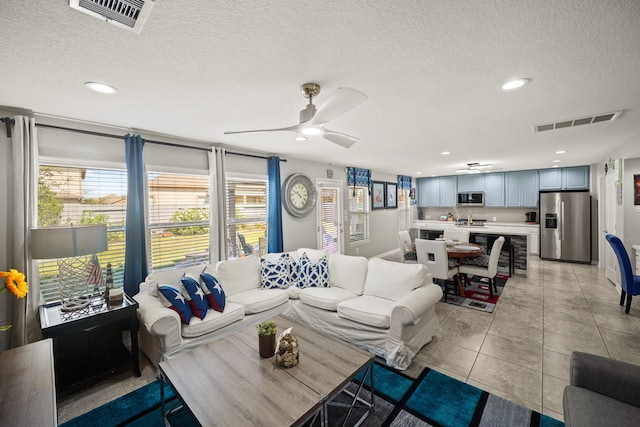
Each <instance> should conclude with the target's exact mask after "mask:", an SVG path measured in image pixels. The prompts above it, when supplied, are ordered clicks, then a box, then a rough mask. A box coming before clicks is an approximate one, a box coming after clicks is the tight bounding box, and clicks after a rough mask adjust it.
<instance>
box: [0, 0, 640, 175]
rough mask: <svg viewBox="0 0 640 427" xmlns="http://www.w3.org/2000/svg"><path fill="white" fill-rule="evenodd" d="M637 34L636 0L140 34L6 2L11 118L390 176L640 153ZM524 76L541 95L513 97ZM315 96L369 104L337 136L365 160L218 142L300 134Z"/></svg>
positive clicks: (411, 11) (315, 15)
mask: <svg viewBox="0 0 640 427" xmlns="http://www.w3.org/2000/svg"><path fill="white" fill-rule="evenodd" d="M639 22H640V2H638V1H636V0H629V1H606V0H563V1H561V2H560V1H557V0H549V1H547V0H537V1H530V0H529V1H507V0H503V1H489V0H486V1H485V0H483V1H451V0H441V1H425V0H415V1H398V0H396V1H371V0H369V1H361V0H352V1H344V0H343V1H336V0H325V1H322V2H317V1H295V2H292V1H279V0H271V1H262V0H256V1H238V0H224V1H207V0H193V1H169V0H158V1H157V2H156V3H155V5H154V7H153V10H152V11H151V14H150V16H149V18H148V19H147V21H146V24H145V26H144V27H143V28H142V32H141V33H140V34H135V33H132V32H129V31H126V30H123V29H120V28H118V27H115V26H113V25H110V24H108V23H105V22H102V21H100V20H98V19H95V18H92V17H90V16H88V15H85V14H82V13H80V12H78V11H75V10H72V9H70V8H69V6H68V2H67V1H65V0H56V1H51V0H48V1H32V2H24V1H21V0H2V1H1V2H0V36H1V37H0V39H1V40H2V42H3V58H2V63H1V64H0V105H5V106H11V107H19V108H26V109H30V110H33V111H34V112H37V113H44V114H51V115H56V116H62V117H69V118H74V119H79V120H86V121H91V122H98V123H104V124H109V125H115V126H122V127H131V128H136V129H142V130H148V131H153V132H158V133H164V134H168V135H174V136H178V137H184V138H190V139H196V140H202V141H206V142H210V143H222V144H225V145H228V146H237V147H242V148H246V149H251V150H260V151H264V152H267V153H277V154H280V155H282V156H285V157H287V156H289V157H297V158H303V159H309V160H314V161H320V162H326V163H330V164H338V165H352V166H361V167H367V168H370V169H373V170H374V171H380V172H387V173H391V174H396V173H402V174H409V175H412V176H416V174H417V172H418V171H420V172H422V174H423V175H431V174H436V175H449V174H454V173H455V169H457V168H460V167H462V166H465V165H466V164H467V163H469V162H480V163H492V164H493V165H494V168H495V169H498V170H518V169H531V168H545V167H550V166H551V165H552V164H553V163H552V161H553V160H554V159H560V160H562V163H561V165H562V166H571V165H582V164H590V163H595V162H598V161H601V160H603V159H605V158H607V157H609V155H610V154H611V153H612V152H615V150H617V149H618V148H620V147H622V146H629V145H630V144H631V145H633V143H634V142H635V143H637V145H638V147H640V109H639V107H640V24H638V23H639ZM513 77H527V78H529V79H531V83H530V84H529V85H527V86H525V87H523V88H521V89H519V90H515V91H512V92H504V91H502V90H501V89H500V86H501V85H502V83H504V82H505V81H506V80H508V79H510V78H513ZM86 81H102V82H107V83H110V84H112V85H114V86H116V87H117V88H118V89H119V92H118V93H117V94H116V95H111V96H105V95H99V94H96V93H93V92H90V91H88V90H87V89H86V88H85V87H84V86H83V84H84V82H86ZM305 82H316V83H319V84H320V85H321V86H322V91H321V93H320V95H319V96H318V97H317V99H316V100H315V103H316V105H321V104H322V102H323V100H324V99H326V97H327V95H328V94H330V93H331V92H332V91H333V90H335V89H336V88H338V87H341V86H347V87H353V88H356V89H359V90H361V91H362V92H364V93H366V94H367V95H368V100H367V101H366V102H365V103H364V104H362V105H360V106H359V107H357V108H356V109H354V110H352V111H351V112H349V113H347V114H345V115H344V116H342V117H340V118H338V119H336V120H334V121H332V122H330V123H329V126H328V127H330V128H331V129H334V130H337V131H341V132H345V133H347V134H350V135H354V136H357V137H358V138H359V139H360V141H359V142H358V143H357V144H356V145H354V146H353V147H352V148H350V149H344V148H341V147H338V146H336V145H334V144H332V143H330V142H328V141H326V140H325V139H323V138H321V137H314V138H311V139H309V140H308V141H306V142H303V143H300V142H296V141H295V140H294V137H295V135H294V134H293V133H288V132H276V133H263V134H251V135H224V134H223V132H224V131H230V130H245V129H263V128H274V127H284V126H289V125H293V124H296V123H297V122H298V113H299V111H300V110H301V109H302V108H303V107H304V106H305V104H306V99H304V98H303V97H302V95H301V94H300V91H299V86H300V85H301V84H302V83H305ZM617 110H625V113H624V114H623V115H622V116H621V118H619V119H618V120H616V121H613V122H606V123H598V124H594V125H586V126H580V127H574V128H569V129H560V130H554V131H548V132H542V133H534V132H533V125H534V124H545V123H550V122H556V121H562V120H566V119H572V118H580V117H583V116H587V115H592V114H599V113H605V112H610V111H617ZM559 149H565V150H567V153H566V154H564V155H562V156H558V155H556V154H554V152H555V151H556V150H559ZM445 150H446V151H450V152H451V153H452V154H450V155H449V156H442V155H441V154H440V152H442V151H445ZM637 154H638V155H640V149H638V152H637Z"/></svg>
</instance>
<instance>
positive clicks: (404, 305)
mask: <svg viewBox="0 0 640 427" xmlns="http://www.w3.org/2000/svg"><path fill="white" fill-rule="evenodd" d="M441 298H442V288H440V286H437V285H434V284H431V283H430V284H428V285H426V286H423V287H420V288H417V289H414V290H413V291H412V292H411V293H409V294H407V295H405V296H404V297H402V298H400V299H399V300H398V301H396V302H395V304H393V309H392V310H391V324H392V325H394V324H397V323H398V322H400V323H401V324H403V325H414V324H416V322H417V321H418V320H419V319H420V317H421V316H422V314H423V313H424V312H425V311H427V310H428V309H429V308H430V307H433V306H434V305H435V304H436V303H437V302H438V301H440V299H441Z"/></svg>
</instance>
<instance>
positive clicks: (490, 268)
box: [458, 236, 504, 298]
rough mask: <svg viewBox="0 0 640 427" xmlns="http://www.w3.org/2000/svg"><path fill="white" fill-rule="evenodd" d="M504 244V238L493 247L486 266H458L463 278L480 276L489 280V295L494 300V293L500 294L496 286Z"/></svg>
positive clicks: (498, 239) (499, 239)
mask: <svg viewBox="0 0 640 427" xmlns="http://www.w3.org/2000/svg"><path fill="white" fill-rule="evenodd" d="M503 244H504V236H500V237H498V238H497V239H496V240H495V241H494V242H493V246H492V247H491V253H490V254H489V261H488V263H487V265H486V266H480V265H471V264H462V265H460V266H458V272H459V273H460V274H462V275H463V276H466V275H471V276H480V277H486V278H488V279H489V295H490V296H491V298H493V292H494V290H495V292H498V287H497V286H496V274H498V260H499V259H500V251H501V250H502V245H503Z"/></svg>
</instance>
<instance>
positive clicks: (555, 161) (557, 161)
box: [553, 159, 562, 163]
mask: <svg viewBox="0 0 640 427" xmlns="http://www.w3.org/2000/svg"><path fill="white" fill-rule="evenodd" d="M561 161H562V160H559V159H556V160H554V161H553V163H560V162H561Z"/></svg>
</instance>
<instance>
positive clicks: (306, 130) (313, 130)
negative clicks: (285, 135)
mask: <svg viewBox="0 0 640 427" xmlns="http://www.w3.org/2000/svg"><path fill="white" fill-rule="evenodd" d="M300 132H302V133H303V134H305V135H320V133H321V132H322V129H320V128H319V127H317V126H306V127H303V128H302V129H301V130H300Z"/></svg>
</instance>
